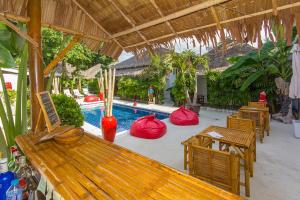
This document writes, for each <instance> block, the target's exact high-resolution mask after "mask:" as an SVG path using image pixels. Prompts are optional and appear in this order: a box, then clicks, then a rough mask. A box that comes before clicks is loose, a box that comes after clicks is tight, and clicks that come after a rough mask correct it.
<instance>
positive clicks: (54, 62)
mask: <svg viewBox="0 0 300 200" xmlns="http://www.w3.org/2000/svg"><path fill="white" fill-rule="evenodd" d="M79 39H80V36H78V35H75V36H74V37H73V38H72V40H71V41H70V42H69V44H68V45H67V46H66V48H64V49H63V50H62V51H60V52H59V54H58V55H57V56H56V57H55V59H54V60H52V61H51V63H49V64H48V65H47V67H46V68H45V69H44V76H47V75H48V74H49V73H50V72H51V71H52V69H53V68H54V67H56V65H57V64H58V63H59V62H60V61H61V60H62V59H63V58H64V56H65V55H66V54H67V53H68V52H69V51H70V50H71V49H72V48H73V46H74V45H75V44H76V43H77V42H78V41H79Z"/></svg>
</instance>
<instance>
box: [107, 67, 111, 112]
mask: <svg viewBox="0 0 300 200" xmlns="http://www.w3.org/2000/svg"><path fill="white" fill-rule="evenodd" d="M111 84H112V79H111V68H109V71H108V116H109V117H110V116H111V112H110V107H111V86H112V85H111Z"/></svg>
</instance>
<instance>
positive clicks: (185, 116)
mask: <svg viewBox="0 0 300 200" xmlns="http://www.w3.org/2000/svg"><path fill="white" fill-rule="evenodd" d="M169 119H170V122H171V123H172V124H175V125H180V126H189V125H197V124H199V118H198V115H197V114H196V113H195V112H193V111H191V110H188V109H186V108H185V107H184V106H181V107H180V108H179V109H177V110H175V111H174V112H172V113H171V115H170V118H169Z"/></svg>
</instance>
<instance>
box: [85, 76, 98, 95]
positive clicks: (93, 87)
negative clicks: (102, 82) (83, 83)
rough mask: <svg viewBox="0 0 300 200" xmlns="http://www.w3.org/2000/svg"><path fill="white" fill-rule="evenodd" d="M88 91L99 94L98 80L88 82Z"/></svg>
mask: <svg viewBox="0 0 300 200" xmlns="http://www.w3.org/2000/svg"><path fill="white" fill-rule="evenodd" d="M88 90H89V92H90V93H92V94H98V93H99V92H100V89H99V85H98V80H97V79H91V80H89V81H88Z"/></svg>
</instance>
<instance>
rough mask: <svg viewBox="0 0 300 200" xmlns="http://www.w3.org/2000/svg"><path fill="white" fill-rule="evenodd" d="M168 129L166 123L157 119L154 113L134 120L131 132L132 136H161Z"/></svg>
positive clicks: (152, 137)
mask: <svg viewBox="0 0 300 200" xmlns="http://www.w3.org/2000/svg"><path fill="white" fill-rule="evenodd" d="M166 131H167V126H166V124H165V123H164V122H162V121H160V120H158V119H156V118H155V116H154V115H149V116H145V117H140V118H138V119H137V120H135V122H133V124H132V126H131V128H130V134H131V135H132V136H135V137H139V138H146V139H157V138H160V137H162V136H163V135H164V134H165V133H166Z"/></svg>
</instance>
